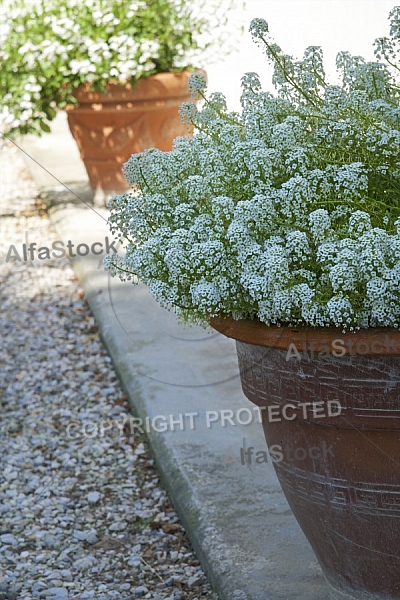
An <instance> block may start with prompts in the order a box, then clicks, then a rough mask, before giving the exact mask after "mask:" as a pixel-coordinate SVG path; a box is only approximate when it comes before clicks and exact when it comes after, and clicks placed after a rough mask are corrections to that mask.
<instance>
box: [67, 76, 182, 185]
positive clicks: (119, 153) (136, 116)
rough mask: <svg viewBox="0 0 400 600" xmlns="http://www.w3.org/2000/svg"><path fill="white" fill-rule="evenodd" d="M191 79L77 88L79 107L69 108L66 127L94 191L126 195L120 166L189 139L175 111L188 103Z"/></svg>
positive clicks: (150, 79) (155, 79)
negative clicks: (102, 89)
mask: <svg viewBox="0 0 400 600" xmlns="http://www.w3.org/2000/svg"><path fill="white" fill-rule="evenodd" d="M189 76H190V73H189V72H187V71H184V72H182V73H160V74H157V75H153V76H151V77H148V78H146V79H139V81H138V83H137V85H136V86H135V87H133V88H132V87H131V86H130V85H118V84H114V83H110V84H108V85H107V92H104V93H101V92H95V91H93V90H91V89H90V84H85V85H82V86H80V87H79V88H78V89H77V90H76V92H75V94H74V95H75V97H76V99H77V100H78V101H79V106H78V107H75V106H73V105H68V106H67V107H66V110H67V113H68V124H69V127H70V130H71V133H72V135H73V137H74V138H75V140H76V142H77V144H78V147H79V151H80V154H81V158H82V160H83V162H84V164H85V167H86V170H87V173H88V176H89V180H90V185H91V187H92V188H93V189H102V190H105V191H113V192H114V191H123V190H126V189H128V187H129V186H128V183H127V182H126V180H125V178H124V176H123V174H122V165H123V164H124V163H125V162H126V161H127V160H128V159H129V158H130V156H131V155H132V154H134V153H136V152H142V151H143V150H146V149H147V148H159V149H160V150H164V151H169V150H171V148H172V142H173V140H174V139H175V138H176V137H177V136H188V135H189V133H188V130H187V129H186V128H185V127H184V126H183V125H182V123H181V120H180V117H179V112H178V111H179V106H180V104H182V102H185V101H189V100H190V99H191V97H190V94H189V90H188V79H189Z"/></svg>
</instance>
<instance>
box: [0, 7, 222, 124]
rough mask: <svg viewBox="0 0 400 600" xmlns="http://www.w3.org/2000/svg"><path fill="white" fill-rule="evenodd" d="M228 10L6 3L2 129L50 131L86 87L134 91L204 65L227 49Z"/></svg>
mask: <svg viewBox="0 0 400 600" xmlns="http://www.w3.org/2000/svg"><path fill="white" fill-rule="evenodd" d="M228 6H230V7H231V6H232V5H231V4H229V5H228V4H227V0H209V2H208V6H207V8H208V14H207V13H206V11H204V10H199V8H198V7H197V6H196V3H195V2H193V1H191V0H46V1H45V0H39V1H37V2H34V3H32V2H29V0H11V2H4V1H3V2H0V13H1V14H2V15H3V19H4V22H3V23H2V24H1V31H2V45H1V48H0V89H1V92H2V93H1V99H0V122H1V124H2V126H3V128H5V129H6V130H7V132H8V134H9V135H10V134H11V135H12V134H25V133H37V134H39V135H40V133H41V132H42V131H48V130H49V125H48V124H49V122H50V121H52V120H53V119H54V117H55V115H56V108H64V107H65V106H66V104H68V103H76V100H75V99H74V97H73V96H72V93H73V91H74V90H75V89H76V88H77V87H78V86H79V85H80V84H82V83H86V82H91V84H92V87H93V89H95V90H104V86H105V84H106V83H107V82H116V83H125V82H130V83H131V84H132V85H134V84H135V82H136V81H137V80H138V79H139V78H140V77H149V76H150V75H153V74H156V73H163V72H168V71H182V70H185V69H189V70H192V69H193V68H194V67H195V66H202V65H201V64H200V63H199V61H201V60H202V57H204V53H205V52H207V51H209V50H210V48H211V46H212V44H213V43H215V44H217V45H219V44H220V43H221V39H222V37H223V36H224V26H226V24H227V17H226V14H227V8H228ZM221 12H225V13H226V14H225V17H223V18H222V20H221V18H220V17H221ZM217 26H218V27H219V29H218V31H217V32H216V31H215V29H216V27H217Z"/></svg>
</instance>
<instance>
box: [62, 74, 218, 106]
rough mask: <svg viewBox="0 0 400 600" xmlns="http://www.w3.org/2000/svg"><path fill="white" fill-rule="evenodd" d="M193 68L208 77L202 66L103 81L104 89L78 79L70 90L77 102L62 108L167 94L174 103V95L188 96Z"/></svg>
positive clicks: (164, 97) (152, 98)
mask: <svg viewBox="0 0 400 600" xmlns="http://www.w3.org/2000/svg"><path fill="white" fill-rule="evenodd" d="M195 72H201V73H203V75H204V76H205V77H206V79H207V74H206V71H204V69H198V70H197V71H178V72H172V71H171V72H168V73H156V74H154V75H150V76H149V77H140V78H139V79H138V80H137V82H136V85H134V86H132V85H131V84H130V83H128V82H127V83H116V82H115V83H114V82H110V83H107V84H106V90H107V91H105V92H101V91H97V90H93V89H92V88H91V83H90V82H87V83H81V84H80V85H79V86H78V87H77V88H76V90H75V91H74V92H73V96H75V98H76V99H77V100H78V101H79V102H80V104H79V105H78V106H75V105H74V104H67V105H66V106H65V109H64V110H66V111H67V112H69V111H73V110H77V109H79V108H81V107H82V105H83V106H85V105H92V104H102V103H105V104H109V103H119V104H121V103H122V104H125V103H129V104H132V103H133V104H135V103H139V104H141V103H143V101H147V102H150V103H152V102H159V100H160V99H162V100H163V101H165V100H167V99H168V98H174V99H175V103H176V99H177V98H182V102H184V101H185V100H188V99H189V98H190V92H189V88H188V80H189V77H190V75H192V73H195Z"/></svg>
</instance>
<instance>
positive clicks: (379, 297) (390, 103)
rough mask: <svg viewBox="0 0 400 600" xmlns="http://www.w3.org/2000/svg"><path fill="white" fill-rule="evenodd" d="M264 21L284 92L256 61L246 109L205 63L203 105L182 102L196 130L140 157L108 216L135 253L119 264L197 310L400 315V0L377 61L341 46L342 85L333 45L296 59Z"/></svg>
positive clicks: (377, 322)
mask: <svg viewBox="0 0 400 600" xmlns="http://www.w3.org/2000/svg"><path fill="white" fill-rule="evenodd" d="M250 32H251V34H252V36H253V38H254V40H255V41H256V42H257V43H258V44H260V45H261V46H262V47H263V48H264V49H265V53H266V55H267V58H268V59H269V60H270V61H272V63H273V64H274V75H273V79H274V83H275V86H276V88H277V94H276V95H272V94H270V93H268V92H264V91H263V90H262V89H261V86H260V82H259V77H258V75H257V74H256V73H247V74H246V75H244V77H243V79H242V90H243V91H242V96H241V106H242V110H241V113H240V114H238V113H230V112H228V111H227V107H226V102H225V98H224V96H223V95H222V94H219V93H215V94H211V95H210V96H209V97H208V96H207V95H206V94H205V89H206V82H205V81H204V79H203V77H202V75H201V74H198V73H197V74H194V75H192V76H191V79H190V86H191V89H192V93H193V95H194V99H195V100H196V99H198V98H199V97H201V98H203V99H204V104H203V107H202V108H201V109H198V108H197V107H196V105H195V104H194V103H185V104H183V105H182V106H181V114H182V118H183V120H184V121H185V122H187V123H188V124H189V125H192V126H193V125H194V126H195V127H196V129H197V134H196V135H195V136H194V137H193V138H192V139H190V138H183V137H181V138H177V139H176V140H175V142H174V148H173V150H172V151H171V152H161V151H159V150H156V149H150V150H147V151H146V152H143V153H141V154H138V155H134V156H132V157H131V158H130V160H129V161H128V162H127V163H126V165H125V167H124V172H125V176H126V178H127V180H128V181H129V182H130V183H131V184H132V186H133V188H132V191H130V192H127V193H124V194H122V195H119V196H116V197H115V198H113V199H112V201H111V205H110V207H111V215H110V217H109V223H110V226H111V229H112V231H113V233H117V234H118V235H119V236H120V238H121V240H123V241H124V242H125V244H126V254H125V256H118V255H113V256H110V257H108V258H107V259H106V268H107V269H109V270H110V272H111V274H112V275H116V274H118V275H119V276H120V278H121V279H122V280H131V281H133V282H136V281H137V279H140V280H141V281H143V282H144V283H145V284H147V286H148V287H149V289H150V291H151V292H152V294H153V295H154V297H155V298H156V299H157V300H158V302H159V303H160V304H161V305H162V306H164V307H166V308H170V307H173V308H174V309H175V311H176V312H177V314H178V315H179V316H180V318H181V319H182V320H183V321H184V322H189V323H200V324H206V323H207V322H208V320H209V319H210V317H212V316H217V315H231V316H233V317H234V318H235V319H242V318H250V319H258V320H260V321H262V322H264V323H267V324H292V325H295V324H309V325H311V326H336V327H340V328H342V329H343V330H345V329H348V330H354V329H359V328H367V327H378V326H387V327H394V328H399V326H400V88H399V82H398V79H399V78H398V77H397V75H398V71H399V55H400V43H399V42H400V7H395V8H394V9H393V10H392V11H391V13H390V36H389V37H387V38H381V39H377V40H376V41H375V55H376V61H373V62H366V61H365V60H364V59H363V58H362V57H359V56H351V55H350V54H349V53H348V52H341V53H339V54H338V56H337V67H338V69H339V71H340V74H341V80H340V84H339V85H330V84H329V83H328V82H327V81H326V76H325V73H324V68H323V55H322V50H321V48H320V47H310V48H307V50H306V51H305V54H304V58H303V60H301V61H296V60H294V59H293V58H292V57H290V56H288V55H286V54H285V53H284V52H283V51H282V49H281V48H280V47H279V46H278V45H277V44H276V43H275V42H274V41H273V40H272V39H271V38H270V36H269V32H268V26H267V23H266V22H265V21H264V20H262V19H254V20H253V21H252V23H251V26H250Z"/></svg>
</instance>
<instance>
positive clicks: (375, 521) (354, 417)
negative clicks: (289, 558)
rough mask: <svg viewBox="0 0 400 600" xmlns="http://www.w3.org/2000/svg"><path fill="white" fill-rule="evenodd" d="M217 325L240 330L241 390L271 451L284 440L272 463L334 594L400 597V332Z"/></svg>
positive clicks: (360, 599)
mask: <svg viewBox="0 0 400 600" xmlns="http://www.w3.org/2000/svg"><path fill="white" fill-rule="evenodd" d="M211 325H212V326H213V327H214V328H215V329H216V330H217V331H219V332H221V333H223V334H225V335H227V336H228V337H231V338H234V339H236V346H237V353H238V359H239V367H240V374H241V381H242V388H243V392H244V393H245V395H246V396H247V397H248V398H249V399H250V400H251V401H252V402H254V403H255V404H256V405H258V406H259V407H260V408H261V409H262V415H263V417H262V419H263V427H264V432H265V437H266V440H267V443H268V446H269V448H270V453H271V446H273V445H279V446H280V447H281V448H283V449H284V450H283V452H282V453H281V454H283V459H282V460H279V459H280V458H281V456H278V455H277V454H275V458H277V459H278V462H274V467H275V470H276V473H277V475H278V478H279V480H280V483H281V485H282V489H283V491H284V493H285V496H286V498H287V500H288V502H289V505H290V507H291V509H292V511H293V513H294V515H295V517H296V519H297V521H298V522H299V524H300V526H301V528H302V530H303V531H304V533H305V535H306V536H307V539H308V541H309V542H310V544H311V546H312V548H313V550H314V552H315V554H316V556H317V558H318V560H319V563H320V565H321V567H322V570H323V572H324V575H325V578H326V580H327V583H328V588H329V593H330V597H331V598H332V600H395V599H396V600H398V599H400V332H399V331H397V330H393V329H387V330H385V329H367V330H361V331H359V332H357V333H346V334H343V333H342V331H341V330H340V329H336V328H331V329H330V328H323V329H313V328H309V327H299V328H289V327H281V328H278V327H268V326H266V325H264V324H261V323H259V322H257V321H234V320H233V319H223V318H216V319H212V320H211ZM335 340H342V342H339V343H338V342H337V341H336V342H335ZM291 344H294V345H292V346H291ZM342 348H344V349H345V350H346V353H345V354H344V352H343V350H342ZM289 349H291V350H290V352H289V353H288V350H289ZM295 349H297V350H298V353H299V355H300V359H299V356H298V355H297V354H296V352H295ZM333 350H335V352H336V356H335V355H334V354H333ZM321 353H322V354H321ZM329 402H330V404H328V403H329ZM303 403H320V404H319V405H318V409H315V407H316V406H317V405H316V404H315V405H308V406H305V405H304V404H303ZM272 405H273V406H274V407H275V408H273V409H270V411H271V412H270V413H268V407H269V406H272ZM288 405H290V406H291V407H290V408H286V409H284V406H286V407H288ZM328 406H329V407H330V410H328ZM276 407H279V408H276ZM314 409H315V410H314ZM285 410H286V412H285ZM329 413H332V414H329ZM338 413H340V414H338ZM284 414H285V416H286V418H284ZM279 417H281V418H280V420H279ZM300 448H301V449H304V450H302V451H299V450H298V449H300ZM311 448H314V450H313V452H312V455H313V456H310V452H309V449H311ZM315 448H319V449H320V453H319V454H320V456H319V457H318V456H317V457H316V455H318V452H316V451H315ZM272 450H273V449H272ZM296 450H297V453H296ZM304 454H306V456H304Z"/></svg>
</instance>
